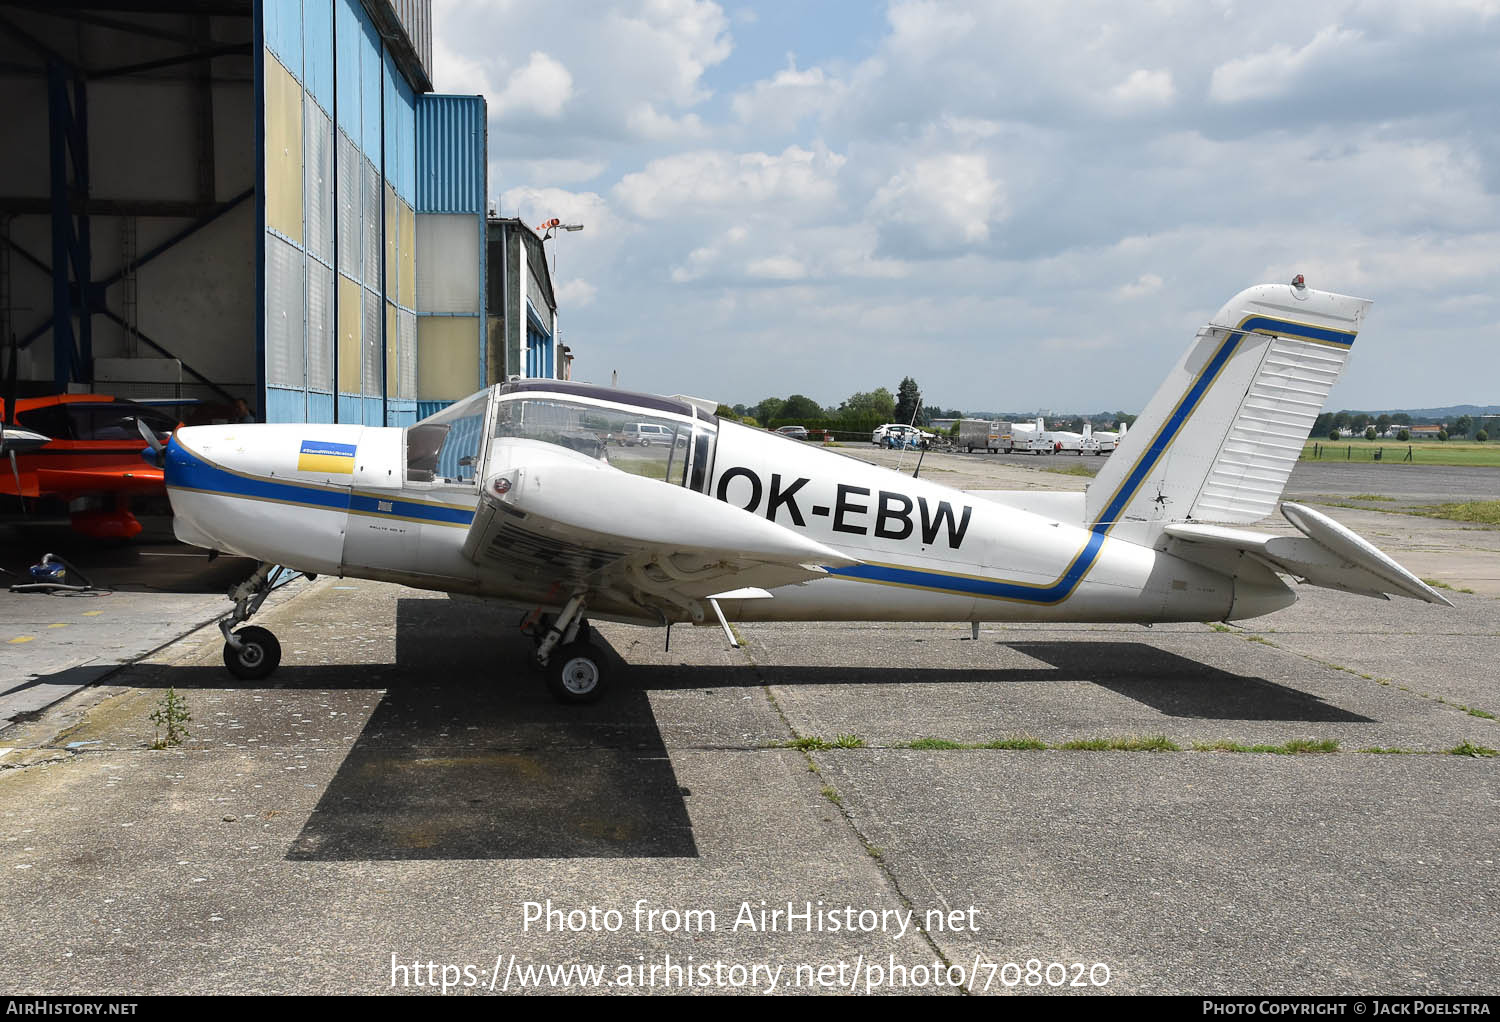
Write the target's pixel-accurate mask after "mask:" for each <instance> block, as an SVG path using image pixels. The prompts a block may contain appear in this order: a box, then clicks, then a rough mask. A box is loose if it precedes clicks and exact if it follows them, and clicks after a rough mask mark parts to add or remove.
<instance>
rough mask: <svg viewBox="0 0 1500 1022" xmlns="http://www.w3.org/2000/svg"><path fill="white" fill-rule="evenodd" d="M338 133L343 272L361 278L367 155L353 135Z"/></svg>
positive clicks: (340, 256) (340, 257)
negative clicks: (363, 176) (364, 162)
mask: <svg viewBox="0 0 1500 1022" xmlns="http://www.w3.org/2000/svg"><path fill="white" fill-rule="evenodd" d="M337 136H338V191H337V192H336V193H335V196H334V199H335V201H336V202H337V203H338V210H339V272H340V273H345V274H348V275H349V276H350V277H353V278H354V279H355V280H360V279H361V276H360V273H361V270H362V269H363V267H362V263H363V261H364V239H363V238H362V236H361V234H360V221H361V220H362V219H363V217H362V214H361V212H360V210H361V208H362V207H363V205H364V198H363V194H364V182H363V180H362V179H361V174H360V163H361V162H362V160H363V157H362V156H360V154H359V150H358V149H356V148H355V147H354V143H353V142H351V141H349V136H348V135H345V134H344V133H343V132H342V131H339V132H337Z"/></svg>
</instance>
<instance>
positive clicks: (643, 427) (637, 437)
mask: <svg viewBox="0 0 1500 1022" xmlns="http://www.w3.org/2000/svg"><path fill="white" fill-rule="evenodd" d="M674 437H676V440H677V446H678V447H686V446H687V437H686V436H678V435H677V434H676V433H675V432H673V431H672V430H671V429H669V428H668V427H666V426H659V425H657V424H656V423H654V422H630V423H626V424H625V428H624V429H622V430H621V431H620V432H619V433H617V434H615V442H616V443H620V444H623V445H625V446H626V447H635V446H636V445H637V444H639V445H640V446H641V447H650V446H652V445H653V444H658V445H662V446H666V445H668V444H670V443H672V440H673V438H674Z"/></svg>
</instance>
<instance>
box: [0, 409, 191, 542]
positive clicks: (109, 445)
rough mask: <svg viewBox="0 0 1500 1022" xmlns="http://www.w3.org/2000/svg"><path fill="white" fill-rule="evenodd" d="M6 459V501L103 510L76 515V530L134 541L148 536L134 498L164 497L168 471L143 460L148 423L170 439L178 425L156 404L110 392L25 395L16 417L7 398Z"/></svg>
mask: <svg viewBox="0 0 1500 1022" xmlns="http://www.w3.org/2000/svg"><path fill="white" fill-rule="evenodd" d="M0 421H3V422H4V424H5V425H4V426H3V427H0V428H3V431H4V433H3V436H4V440H3V442H0V448H3V453H4V460H3V461H0V497H4V496H10V497H20V498H21V499H22V502H23V504H24V503H25V501H27V500H37V499H41V498H46V497H52V498H56V499H58V500H63V501H67V502H70V503H71V502H72V501H74V500H76V499H78V498H80V497H87V498H100V499H98V500H90V501H89V504H91V505H97V506H90V507H86V508H84V509H82V510H76V511H72V512H71V521H72V525H73V529H74V531H75V532H79V533H81V534H83V535H85V536H90V537H93V538H96V539H129V538H130V537H132V536H135V535H137V534H139V533H140V531H141V523H140V522H139V521H138V520H136V517H135V515H133V514H131V513H130V498H131V497H132V496H164V495H165V494H166V488H165V486H164V485H163V482H162V470H161V469H159V468H154V467H152V466H150V465H147V464H146V463H145V462H144V461H142V460H141V450H142V449H143V448H144V447H145V441H144V440H143V439H142V435H141V432H140V426H138V425H137V422H141V423H144V424H145V425H146V426H147V427H148V428H149V429H150V430H151V431H152V432H153V433H156V434H157V435H158V436H162V437H165V435H166V434H168V433H171V432H172V431H173V430H174V429H176V428H177V420H176V419H175V418H174V417H173V416H171V415H168V414H166V413H165V412H162V411H158V410H157V409H155V408H153V407H151V406H150V405H143V404H137V403H135V402H133V401H127V400H125V399H123V398H116V397H110V396H109V395H107V394H53V395H50V396H48V397H32V398H21V399H19V400H17V401H16V402H15V412H14V414H12V413H11V410H10V408H9V407H7V406H6V404H5V402H4V401H3V400H0Z"/></svg>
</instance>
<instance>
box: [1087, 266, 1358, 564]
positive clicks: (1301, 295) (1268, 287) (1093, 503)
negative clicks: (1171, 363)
mask: <svg viewBox="0 0 1500 1022" xmlns="http://www.w3.org/2000/svg"><path fill="white" fill-rule="evenodd" d="M1369 305H1370V303H1369V302H1368V301H1367V300H1365V299H1363V298H1351V297H1348V296H1346V295H1336V294H1330V293H1329V292H1326V291H1313V290H1311V289H1309V288H1305V287H1298V286H1294V285H1286V284H1262V285H1260V286H1258V287H1253V288H1250V289H1248V290H1246V291H1241V292H1240V293H1239V294H1237V295H1235V296H1234V297H1233V298H1232V299H1230V300H1229V302H1228V303H1227V304H1225V306H1224V307H1223V308H1222V309H1220V310H1219V312H1218V314H1217V315H1215V316H1214V317H1213V319H1212V320H1211V321H1210V322H1209V324H1208V325H1207V326H1205V327H1203V328H1201V329H1200V330H1199V331H1198V336H1197V337H1196V338H1194V340H1193V343H1192V344H1191V345H1190V346H1189V347H1188V350H1187V353H1186V354H1185V355H1183V357H1182V359H1181V360H1180V361H1179V362H1178V363H1177V366H1176V367H1175V368H1174V369H1173V370H1172V373H1171V375H1169V376H1168V377H1167V380H1166V382H1165V383H1163V384H1162V387H1161V389H1160V390H1158V391H1157V392H1156V396H1155V397H1153V398H1152V399H1151V402H1150V403H1149V404H1148V405H1147V406H1146V409H1145V411H1143V412H1142V413H1141V415H1140V417H1139V418H1137V419H1136V422H1135V428H1133V429H1131V430H1130V431H1129V433H1123V431H1122V435H1121V437H1120V445H1119V447H1118V448H1117V449H1116V451H1115V453H1114V456H1113V457H1111V458H1110V459H1109V462H1108V463H1107V464H1106V465H1105V466H1104V468H1103V469H1102V470H1100V472H1099V475H1098V476H1097V477H1096V478H1095V479H1094V481H1093V483H1091V484H1090V486H1089V489H1088V494H1087V497H1086V499H1085V507H1086V509H1087V516H1088V517H1087V524H1088V525H1089V526H1091V527H1093V528H1094V529H1095V531H1110V532H1111V533H1112V534H1113V535H1117V536H1121V537H1122V538H1126V539H1131V540H1133V541H1135V542H1151V541H1153V540H1155V538H1156V536H1157V535H1159V534H1160V533H1161V531H1162V529H1163V528H1164V527H1165V526H1166V525H1167V524H1168V523H1169V522H1181V521H1205V522H1228V523H1245V522H1253V521H1257V520H1259V519H1261V518H1264V517H1265V516H1266V515H1269V514H1270V513H1271V512H1272V511H1273V510H1274V509H1275V507H1276V502H1277V501H1278V500H1279V499H1280V498H1281V491H1282V489H1283V488H1284V487H1285V486H1286V481H1287V477H1288V476H1290V475H1291V472H1292V466H1293V465H1294V464H1295V463H1296V461H1297V458H1298V457H1300V456H1301V453H1302V444H1303V441H1305V440H1306V439H1307V434H1308V431H1309V430H1310V429H1311V428H1312V424H1313V421H1314V420H1315V419H1316V418H1317V416H1318V413H1319V412H1320V411H1321V410H1322V408H1323V402H1324V401H1325V400H1326V399H1327V397H1328V392H1329V390H1331V389H1332V387H1333V384H1334V382H1335V381H1336V380H1337V379H1338V377H1339V373H1340V372H1342V370H1343V368H1344V363H1345V361H1346V360H1347V359H1348V357H1349V349H1350V346H1351V345H1352V344H1353V343H1354V337H1355V335H1356V334H1357V333H1358V331H1359V326H1360V323H1361V321H1362V320H1363V318H1364V313H1365V310H1366V309H1367V308H1369Z"/></svg>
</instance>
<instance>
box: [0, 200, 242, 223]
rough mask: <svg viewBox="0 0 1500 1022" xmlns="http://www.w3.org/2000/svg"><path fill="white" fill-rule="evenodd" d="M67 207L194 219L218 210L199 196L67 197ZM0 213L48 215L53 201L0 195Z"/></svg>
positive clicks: (85, 212) (86, 212)
mask: <svg viewBox="0 0 1500 1022" xmlns="http://www.w3.org/2000/svg"><path fill="white" fill-rule="evenodd" d="M68 209H69V211H71V212H72V214H73V215H74V216H143V217H157V218H162V219H165V218H181V219H189V218H192V219H196V218H197V217H202V216H208V215H210V214H212V213H215V212H217V211H218V210H219V205H218V204H217V203H214V202H202V201H199V200H198V199H99V198H94V197H92V196H90V197H89V198H87V199H85V198H82V197H81V196H76V195H75V196H70V197H69V199H68ZM0 213H13V214H15V215H16V216H50V215H51V213H52V200H51V199H50V198H47V197H42V196H25V195H5V196H0Z"/></svg>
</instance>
